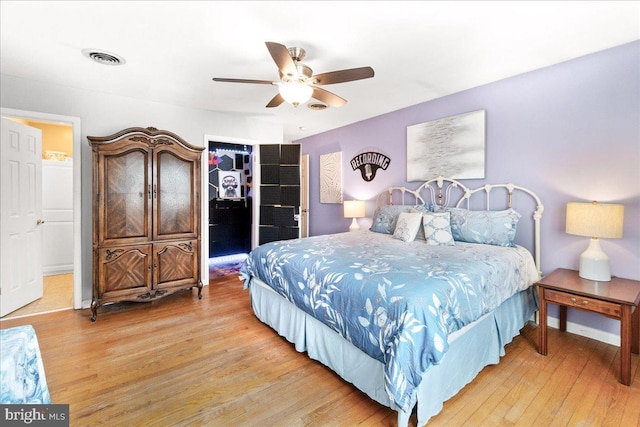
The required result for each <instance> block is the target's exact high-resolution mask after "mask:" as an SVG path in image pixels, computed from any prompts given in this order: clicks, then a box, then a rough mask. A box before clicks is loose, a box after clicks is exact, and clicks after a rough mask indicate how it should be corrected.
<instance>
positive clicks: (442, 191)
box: [377, 176, 544, 272]
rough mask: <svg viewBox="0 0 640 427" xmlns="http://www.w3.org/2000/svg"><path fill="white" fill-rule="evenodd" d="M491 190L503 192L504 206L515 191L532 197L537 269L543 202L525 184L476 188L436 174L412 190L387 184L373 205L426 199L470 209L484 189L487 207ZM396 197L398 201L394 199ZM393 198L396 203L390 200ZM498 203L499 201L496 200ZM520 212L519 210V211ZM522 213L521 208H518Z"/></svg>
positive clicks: (420, 202)
mask: <svg viewBox="0 0 640 427" xmlns="http://www.w3.org/2000/svg"><path fill="white" fill-rule="evenodd" d="M493 190H503V191H499V192H500V193H502V194H503V195H506V200H504V199H503V203H502V205H503V206H504V205H505V203H504V202H505V201H506V206H507V207H508V208H511V207H513V195H514V193H515V192H522V193H523V194H525V195H527V196H529V197H530V198H532V199H533V201H534V203H535V209H534V210H533V212H532V219H533V229H534V233H533V235H534V237H533V252H534V259H535V263H536V267H537V268H538V272H541V271H542V270H541V268H540V267H541V266H540V219H541V218H542V212H543V211H544V206H543V205H542V202H541V201H540V198H539V197H538V196H537V195H536V194H535V193H534V192H533V191H531V190H529V189H528V188H525V187H520V186H517V185H515V184H511V183H508V184H486V185H483V186H482V187H479V188H476V189H469V188H468V187H467V186H465V185H464V184H462V183H461V182H460V181H457V180H455V179H452V178H444V177H441V176H440V177H438V178H434V179H431V180H429V181H426V182H425V183H424V184H422V185H420V186H419V187H418V188H417V189H415V190H410V189H408V188H406V187H389V188H388V189H387V191H385V192H383V193H381V194H380V195H379V196H378V200H377V205H380V204H389V205H393V204H401V205H409V204H413V205H424V204H425V203H427V202H428V203H430V204H431V205H434V206H439V207H445V206H454V207H462V205H463V203H464V204H465V205H464V207H465V208H467V209H471V197H472V196H474V195H476V194H482V192H484V194H485V199H484V208H483V209H484V210H491V205H492V201H495V200H496V197H498V196H496V195H495V194H496V193H492V191H493ZM382 196H387V200H386V203H380V199H381V198H382ZM398 201H399V203H397V202H398ZM394 202H396V203H394ZM497 203H500V202H497ZM519 212H520V211H519ZM520 213H521V214H522V212H520Z"/></svg>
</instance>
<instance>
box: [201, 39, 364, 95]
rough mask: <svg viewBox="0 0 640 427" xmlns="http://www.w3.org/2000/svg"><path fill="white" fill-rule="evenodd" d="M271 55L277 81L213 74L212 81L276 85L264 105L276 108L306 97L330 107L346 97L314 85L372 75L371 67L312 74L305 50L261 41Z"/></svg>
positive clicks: (341, 81) (358, 78) (348, 80)
mask: <svg viewBox="0 0 640 427" xmlns="http://www.w3.org/2000/svg"><path fill="white" fill-rule="evenodd" d="M265 44H266V45H267V49H269V53H270V54H271V57H272V58H273V60H274V61H275V63H276V65H277V66H278V72H279V73H280V81H276V82H274V81H269V80H247V79H227V78H219V77H214V78H213V81H215V82H230V83H253V84H268V85H275V86H278V91H279V92H278V94H277V95H276V96H274V97H273V99H271V101H269V103H268V104H267V108H272V107H277V106H279V105H280V104H282V103H283V102H285V101H286V102H288V103H290V104H291V105H293V106H294V107H297V106H298V105H300V104H304V103H305V102H307V101H308V100H309V98H314V99H317V100H318V101H321V102H324V103H325V104H327V105H330V106H332V107H342V106H343V105H344V104H346V102H347V100H346V99H343V98H341V97H339V96H338V95H336V94H333V93H331V92H329V91H327V90H324V89H322V88H319V87H318V86H323V85H330V84H335V83H345V82H351V81H354V80H362V79H368V78H370V77H373V68H371V67H360V68H351V69H348V70H340V71H331V72H328V73H322V74H316V75H313V71H312V70H311V68H309V67H307V66H306V65H304V64H303V63H302V62H300V61H302V59H304V57H305V55H306V52H305V50H304V49H302V48H299V47H290V48H287V47H286V46H285V45H282V44H280V43H274V42H265Z"/></svg>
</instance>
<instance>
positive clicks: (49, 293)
mask: <svg viewBox="0 0 640 427" xmlns="http://www.w3.org/2000/svg"><path fill="white" fill-rule="evenodd" d="M42 287H43V295H42V298H39V299H37V300H35V301H34V302H32V303H30V304H27V305H25V306H24V307H22V308H19V309H18V310H16V311H13V312H11V313H9V314H7V315H6V316H5V317H3V319H11V318H15V317H20V316H29V315H32V314H36V313H46V312H48V311H54V310H68V309H71V308H73V274H56V275H53V276H44V277H43V278H42Z"/></svg>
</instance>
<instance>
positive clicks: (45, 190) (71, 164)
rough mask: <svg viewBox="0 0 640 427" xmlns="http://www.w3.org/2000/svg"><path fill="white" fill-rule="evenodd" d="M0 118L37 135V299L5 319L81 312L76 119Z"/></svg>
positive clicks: (19, 113)
mask: <svg viewBox="0 0 640 427" xmlns="http://www.w3.org/2000/svg"><path fill="white" fill-rule="evenodd" d="M1 115H2V117H3V118H6V119H9V120H13V121H16V122H19V123H22V124H24V125H26V126H29V127H34V128H37V129H40V130H41V131H42V157H43V159H42V207H43V209H42V221H43V222H42V225H41V227H42V248H43V250H42V272H43V283H44V286H43V290H44V292H43V297H42V298H40V299H38V300H36V301H34V302H32V303H30V304H27V305H26V306H24V307H22V308H20V309H18V310H15V311H13V312H11V313H9V314H7V315H6V316H4V317H3V319H6V318H15V317H18V316H25V315H32V314H38V313H43V312H49V311H57V310H64V309H70V308H83V307H82V304H83V302H82V289H81V283H82V274H81V272H82V266H81V238H80V224H81V212H80V210H81V209H80V168H81V166H80V159H81V145H80V119H79V118H77V117H69V116H60V115H54V114H47V113H39V112H32V111H23V110H14V109H8V108H2V110H1Z"/></svg>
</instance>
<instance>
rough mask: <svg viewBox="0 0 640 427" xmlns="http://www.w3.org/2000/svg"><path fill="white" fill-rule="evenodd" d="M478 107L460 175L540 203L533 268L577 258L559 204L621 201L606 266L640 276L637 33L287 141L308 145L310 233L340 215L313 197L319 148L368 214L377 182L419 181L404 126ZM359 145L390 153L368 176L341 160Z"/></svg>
mask: <svg viewBox="0 0 640 427" xmlns="http://www.w3.org/2000/svg"><path fill="white" fill-rule="evenodd" d="M345 108H348V105H347V107H345ZM480 109H484V110H485V111H486V179H485V180H480V181H465V184H466V185H468V186H470V187H474V188H475V187H477V186H479V185H480V184H482V183H483V182H487V183H500V182H513V183H516V184H518V185H521V186H525V187H528V188H531V189H532V190H534V191H535V192H536V193H537V194H538V196H539V197H540V198H541V199H542V202H543V204H544V206H545V212H544V216H543V220H542V233H541V235H542V270H543V273H544V274H547V273H549V272H551V271H552V270H553V269H555V268H558V267H564V268H574V269H577V268H578V257H579V255H580V253H581V252H582V251H583V250H584V249H586V247H587V245H588V239H587V238H583V237H579V236H572V235H568V234H566V233H565V232H564V222H565V206H566V203H567V202H571V201H590V200H598V201H600V202H615V203H622V204H624V205H625V224H624V237H623V238H622V239H615V240H613V239H611V240H604V239H603V241H602V248H603V250H604V251H605V252H606V253H607V254H608V255H609V257H610V260H611V272H612V274H613V275H616V276H620V277H627V278H632V279H637V280H640V219H639V218H640V41H638V42H633V43H629V44H626V45H622V46H619V47H616V48H612V49H608V50H605V51H601V52H597V53H594V54H591V55H587V56H584V57H581V58H577V59H574V60H571V61H567V62H564V63H561V64H558V65H554V66H551V67H547V68H543V69H540V70H536V71H532V72H529V73H526V74H522V75H519V76H516V77H512V78H509V79H505V80H501V81H498V82H495V83H491V84H487V85H484V86H480V87H477V88H473V89H470V90H467V91H464V92H459V93H456V94H453V95H450V96H447V97H443V98H439V99H436V100H433V101H429V102H425V103H422V104H419V105H415V106H412V107H408V108H405V109H402V110H398V111H395V112H392V113H388V114H385V115H382V116H378V117H374V118H372V119H369V120H365V121H362V122H359V123H356V124H353V125H350V126H345V127H342V128H339V129H336V130H333V131H330V132H325V133H322V134H319V135H315V136H312V137H309V138H305V139H301V140H299V141H296V142H298V143H300V144H302V153H303V154H308V155H309V163H310V167H309V177H310V188H309V190H310V196H309V198H310V206H309V208H310V234H311V235H318V234H327V233H335V232H342V231H346V230H347V229H348V227H349V224H350V220H349V219H345V218H343V217H342V206H341V205H338V204H321V203H320V195H319V172H318V169H319V156H320V155H321V154H326V153H331V152H335V151H342V161H343V191H344V199H345V200H349V199H364V200H368V202H367V215H368V216H369V217H371V216H372V215H373V210H374V208H375V200H374V199H375V197H376V195H377V194H379V193H380V192H381V191H383V190H384V189H385V188H386V187H388V186H390V185H405V186H407V187H410V188H416V187H417V186H418V185H419V183H417V182H410V183H409V182H406V127H407V126H410V125H413V124H417V123H423V122H427V121H430V120H435V119H439V118H442V117H448V116H453V115H457V114H461V113H465V112H469V111H475V110H480ZM366 148H374V149H377V150H379V151H382V152H385V153H386V154H387V155H389V156H390V157H391V164H390V166H389V168H388V169H387V170H386V171H383V170H379V171H378V173H377V175H376V177H375V179H374V180H373V181H371V182H365V181H364V180H363V179H362V178H361V177H360V172H359V171H355V172H354V171H352V169H351V166H350V165H349V160H350V159H351V158H352V157H353V156H355V155H356V154H358V153H359V152H361V151H363V150H365V149H366ZM360 221H361V225H362V226H369V225H370V224H371V220H370V218H369V219H361V220H360ZM554 313H555V312H554V311H553V310H551V314H552V315H554ZM568 320H569V321H570V322H572V321H573V322H575V323H578V324H583V325H585V326H587V327H590V328H596V329H599V330H604V331H605V332H611V333H615V334H617V333H618V322H615V321H612V320H609V319H603V318H602V317H600V316H597V315H592V314H589V313H582V312H577V311H574V310H572V311H570V314H569V319H568Z"/></svg>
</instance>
